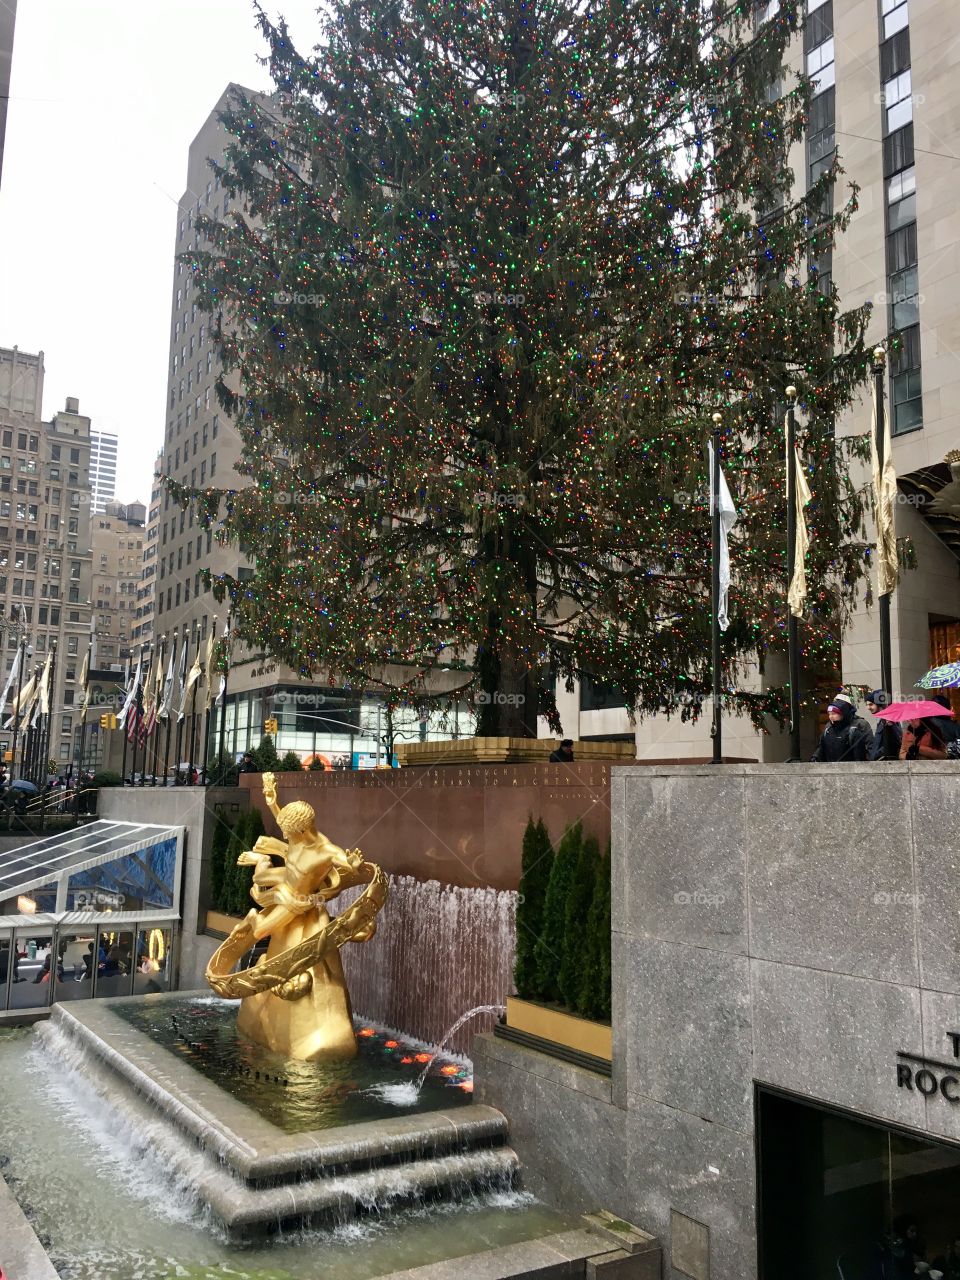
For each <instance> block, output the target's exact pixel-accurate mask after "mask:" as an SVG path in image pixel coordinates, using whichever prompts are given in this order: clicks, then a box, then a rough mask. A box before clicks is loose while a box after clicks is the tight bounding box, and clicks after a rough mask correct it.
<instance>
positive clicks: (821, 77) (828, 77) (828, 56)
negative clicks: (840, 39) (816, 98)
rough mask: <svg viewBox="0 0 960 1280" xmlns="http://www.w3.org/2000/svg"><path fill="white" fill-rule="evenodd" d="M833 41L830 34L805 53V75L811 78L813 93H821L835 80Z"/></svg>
mask: <svg viewBox="0 0 960 1280" xmlns="http://www.w3.org/2000/svg"><path fill="white" fill-rule="evenodd" d="M835 70H836V68H835V66H834V41H833V37H832V36H831V37H830V39H829V40H824V41H823V43H822V44H819V45H817V47H816V48H815V49H813V50H811V51H810V53H808V54H807V75H808V76H810V78H811V79H812V80H813V91H814V93H815V94H816V93H823V91H824V90H825V89H829V88H830V87H831V86H832V85H833V84H834V82H835Z"/></svg>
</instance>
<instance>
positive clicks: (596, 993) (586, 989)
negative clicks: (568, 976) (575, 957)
mask: <svg viewBox="0 0 960 1280" xmlns="http://www.w3.org/2000/svg"><path fill="white" fill-rule="evenodd" d="M610 931H611V919H610V853H609V850H608V851H607V855H606V857H604V858H599V859H598V860H597V865H596V868H595V875H594V885H593V894H592V896H591V901H590V909H589V911H588V912H587V927H586V945H585V948H584V956H583V969H582V973H581V981H580V989H579V991H578V993H577V1001H576V1009H577V1012H578V1013H582V1014H583V1016H584V1017H585V1018H594V1019H603V1020H606V1021H609V1020H610V944H611V932H610Z"/></svg>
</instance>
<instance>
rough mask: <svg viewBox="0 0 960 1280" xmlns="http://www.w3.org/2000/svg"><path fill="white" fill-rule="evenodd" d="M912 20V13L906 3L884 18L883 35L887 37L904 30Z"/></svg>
mask: <svg viewBox="0 0 960 1280" xmlns="http://www.w3.org/2000/svg"><path fill="white" fill-rule="evenodd" d="M909 20H910V14H909V12H908V10H907V6H906V4H905V3H904V4H902V5H900V6H899V7H898V8H896V9H894V10H893V12H892V13H890V14H888V15H887V17H885V18H884V20H883V35H884V38H885V39H889V38H890V36H892V35H895V34H896V33H897V32H898V31H902V30H903V28H904V27H905V26H906V25H907V23H908V22H909Z"/></svg>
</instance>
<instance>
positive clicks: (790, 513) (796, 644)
mask: <svg viewBox="0 0 960 1280" xmlns="http://www.w3.org/2000/svg"><path fill="white" fill-rule="evenodd" d="M796 403H797V388H796V387H793V386H791V387H787V432H786V435H787V439H786V448H787V589H788V590H789V587H790V584H791V583H792V582H793V574H794V570H795V569H796V560H797V449H796V446H797V419H796V412H795V406H796ZM787 666H788V671H789V677H788V678H789V681H790V756H789V758H788V763H790V764H797V763H799V761H800V620H799V618H797V617H796V616H795V614H794V612H793V610H792V609H791V608H790V606H789V603H788V605H787Z"/></svg>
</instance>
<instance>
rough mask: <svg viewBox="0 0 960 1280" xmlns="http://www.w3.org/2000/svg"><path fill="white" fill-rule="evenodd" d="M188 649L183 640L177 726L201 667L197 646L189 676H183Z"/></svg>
mask: <svg viewBox="0 0 960 1280" xmlns="http://www.w3.org/2000/svg"><path fill="white" fill-rule="evenodd" d="M188 648H189V642H188V641H187V640H186V638H185V639H184V645H183V659H182V661H181V663H180V710H179V711H178V712H177V724H179V723H180V722H181V720H183V718H184V716H185V715H186V714H187V698H188V697H189V695H190V690H191V689H192V688H193V686H194V684H195V683H196V682H197V680H199V678H200V671H201V667H200V645H199V644H198V645H197V656H196V657H195V658H194V660H193V665H192V666H191V668H190V674H189V675H187V676H185V675H184V673H185V671H186V669H187V649H188Z"/></svg>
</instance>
